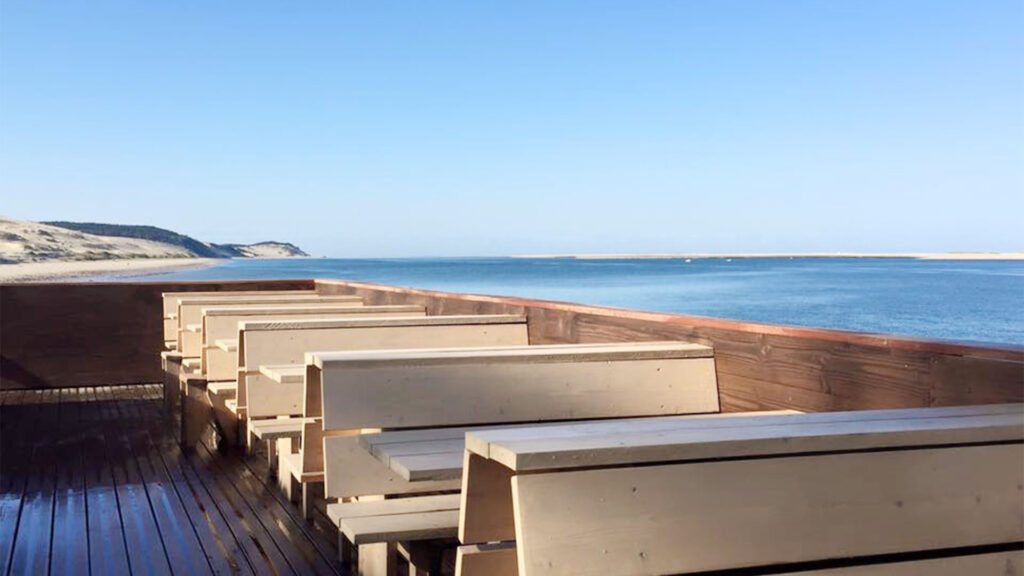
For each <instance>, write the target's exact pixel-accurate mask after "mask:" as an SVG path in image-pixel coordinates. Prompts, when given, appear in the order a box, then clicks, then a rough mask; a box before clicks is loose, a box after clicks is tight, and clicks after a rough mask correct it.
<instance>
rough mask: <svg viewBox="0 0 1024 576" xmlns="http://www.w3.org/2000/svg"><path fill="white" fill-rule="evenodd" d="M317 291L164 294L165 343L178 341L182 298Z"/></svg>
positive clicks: (291, 293)
mask: <svg viewBox="0 0 1024 576" xmlns="http://www.w3.org/2000/svg"><path fill="white" fill-rule="evenodd" d="M315 293H316V291H315V290H312V289H310V290H240V291H237V292H233V291H227V290H222V291H216V292H164V293H163V294H162V295H161V297H162V300H163V320H164V341H165V342H166V341H170V340H177V338H178V320H177V314H178V302H180V301H181V299H182V298H202V297H204V296H230V295H234V296H240V297H241V296H276V295H283V296H289V295H290V296H302V295H310V294H315Z"/></svg>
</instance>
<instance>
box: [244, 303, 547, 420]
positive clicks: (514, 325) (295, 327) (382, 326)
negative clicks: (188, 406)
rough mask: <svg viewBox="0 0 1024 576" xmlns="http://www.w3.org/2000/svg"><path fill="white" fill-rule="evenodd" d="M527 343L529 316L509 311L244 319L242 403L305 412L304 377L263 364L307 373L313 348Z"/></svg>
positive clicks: (267, 414) (265, 410)
mask: <svg viewBox="0 0 1024 576" xmlns="http://www.w3.org/2000/svg"><path fill="white" fill-rule="evenodd" d="M527 342H528V335H527V325H526V318H525V317H523V316H518V315H506V314H488V315H484V314H480V315H465V316H425V317H422V318H409V317H406V318H372V319H341V320H333V319H332V320H301V321H288V322H244V323H242V324H241V327H240V331H239V341H238V357H239V361H240V363H241V364H240V365H239V369H238V371H239V383H240V385H239V393H238V399H239V404H240V406H244V407H245V408H246V410H247V412H246V414H247V417H248V418H253V419H256V418H275V417H278V416H302V415H303V413H304V410H303V402H304V395H303V389H304V388H303V384H302V382H301V381H297V382H293V383H282V382H278V381H275V379H274V378H273V377H270V376H268V375H267V374H266V373H263V372H261V366H274V365H297V366H299V368H298V370H299V371H300V373H302V374H303V376H304V374H305V365H304V364H303V363H304V362H305V356H306V353H307V352H312V351H317V350H366V349H394V348H410V347H414V348H415V347H423V346H429V345H431V344H436V345H441V346H451V347H464V346H475V345H478V346H496V345H516V344H519V345H524V344H526V343H527Z"/></svg>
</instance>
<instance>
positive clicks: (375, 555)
mask: <svg viewBox="0 0 1024 576" xmlns="http://www.w3.org/2000/svg"><path fill="white" fill-rule="evenodd" d="M358 555H359V557H358V560H357V561H356V564H357V570H356V573H357V574H358V575H359V576H399V575H398V553H397V551H396V549H395V544H394V543H392V542H381V543H380V544H363V545H362V546H359V552H358Z"/></svg>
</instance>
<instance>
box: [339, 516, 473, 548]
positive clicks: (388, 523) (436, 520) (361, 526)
mask: <svg viewBox="0 0 1024 576" xmlns="http://www.w3.org/2000/svg"><path fill="white" fill-rule="evenodd" d="M339 528H340V529H341V532H342V533H343V534H344V535H345V538H347V539H348V541H349V542H351V543H353V544H355V545H357V546H361V545H365V544H374V543H378V542H402V541H408V540H438V539H443V538H455V537H456V536H458V533H459V510H458V509H455V510H441V511H438V512H418V513H415V514H392V515H387V516H367V517H365V518H346V519H342V521H341V524H340V525H339Z"/></svg>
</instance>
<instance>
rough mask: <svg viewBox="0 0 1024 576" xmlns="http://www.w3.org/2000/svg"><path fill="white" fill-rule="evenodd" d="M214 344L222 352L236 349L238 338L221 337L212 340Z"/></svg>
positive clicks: (235, 350)
mask: <svg viewBox="0 0 1024 576" xmlns="http://www.w3.org/2000/svg"><path fill="white" fill-rule="evenodd" d="M214 344H215V345H216V346H217V348H219V349H221V350H223V351H224V352H237V351H238V338H221V339H220V340H217V341H216V342H214Z"/></svg>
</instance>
